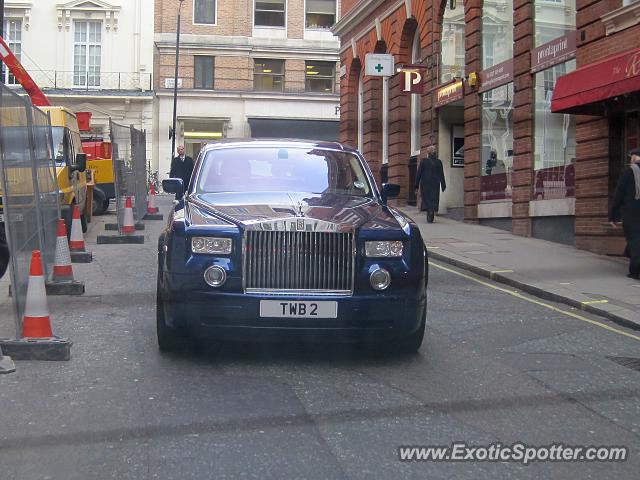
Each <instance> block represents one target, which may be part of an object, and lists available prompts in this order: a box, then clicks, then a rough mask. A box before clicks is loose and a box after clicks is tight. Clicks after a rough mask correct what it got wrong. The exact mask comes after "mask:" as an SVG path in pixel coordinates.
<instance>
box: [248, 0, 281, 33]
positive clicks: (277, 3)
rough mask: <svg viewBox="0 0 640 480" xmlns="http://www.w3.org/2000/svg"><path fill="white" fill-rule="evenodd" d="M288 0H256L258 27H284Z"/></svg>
mask: <svg viewBox="0 0 640 480" xmlns="http://www.w3.org/2000/svg"><path fill="white" fill-rule="evenodd" d="M285 2H286V0H256V3H255V12H254V20H253V22H254V25H255V26H256V27H284V26H285V25H286V23H285V18H286V15H285V10H286V9H285V4H286V3H285Z"/></svg>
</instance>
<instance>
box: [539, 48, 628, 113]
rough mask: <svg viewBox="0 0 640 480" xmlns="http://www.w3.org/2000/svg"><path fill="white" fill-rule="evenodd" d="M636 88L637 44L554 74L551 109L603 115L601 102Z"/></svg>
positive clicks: (559, 111) (602, 103) (561, 111)
mask: <svg viewBox="0 0 640 480" xmlns="http://www.w3.org/2000/svg"><path fill="white" fill-rule="evenodd" d="M632 92H640V48H636V49H634V50H630V51H628V52H625V53H621V54H620V55H616V56H613V57H609V58H606V59H604V60H601V61H599V62H596V63H593V64H591V65H586V66H584V67H581V68H579V69H577V70H575V71H573V72H571V73H568V74H567V75H563V76H562V77H560V78H558V82H557V83H556V87H555V89H554V90H553V98H552V99H551V111H552V112H556V113H575V114H580V115H603V114H604V113H605V108H604V107H605V105H604V102H605V101H606V100H610V99H612V98H614V97H617V96H620V95H625V94H629V93H632Z"/></svg>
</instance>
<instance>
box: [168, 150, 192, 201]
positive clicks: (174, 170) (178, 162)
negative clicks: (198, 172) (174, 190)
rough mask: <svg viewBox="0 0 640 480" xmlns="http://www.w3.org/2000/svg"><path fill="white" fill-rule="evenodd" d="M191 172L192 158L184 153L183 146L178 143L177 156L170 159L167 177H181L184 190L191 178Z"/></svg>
mask: <svg viewBox="0 0 640 480" xmlns="http://www.w3.org/2000/svg"><path fill="white" fill-rule="evenodd" d="M192 173H193V158H191V157H189V156H188V155H185V154H184V147H183V146H182V145H180V146H179V147H178V156H177V157H175V158H174V159H173V160H172V161H171V171H170V172H169V177H171V178H181V179H182V185H183V186H184V189H185V191H186V190H187V186H188V185H189V181H190V180H191V174H192Z"/></svg>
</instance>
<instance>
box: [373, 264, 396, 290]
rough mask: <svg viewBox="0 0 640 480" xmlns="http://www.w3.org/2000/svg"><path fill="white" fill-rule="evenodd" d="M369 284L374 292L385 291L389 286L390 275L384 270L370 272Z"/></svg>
mask: <svg viewBox="0 0 640 480" xmlns="http://www.w3.org/2000/svg"><path fill="white" fill-rule="evenodd" d="M369 283H370V284H371V286H372V287H373V288H374V289H375V290H385V289H387V288H389V285H391V275H390V274H389V272H387V271H386V270H385V269H384V268H378V269H376V270H374V271H373V272H371V276H370V277H369Z"/></svg>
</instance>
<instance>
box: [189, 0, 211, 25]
mask: <svg viewBox="0 0 640 480" xmlns="http://www.w3.org/2000/svg"><path fill="white" fill-rule="evenodd" d="M193 23H204V24H206V25H215V23H216V0H193Z"/></svg>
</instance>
